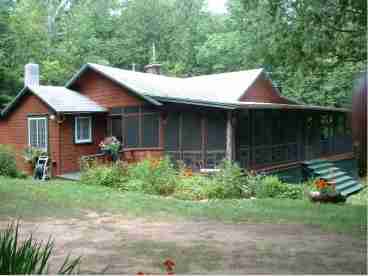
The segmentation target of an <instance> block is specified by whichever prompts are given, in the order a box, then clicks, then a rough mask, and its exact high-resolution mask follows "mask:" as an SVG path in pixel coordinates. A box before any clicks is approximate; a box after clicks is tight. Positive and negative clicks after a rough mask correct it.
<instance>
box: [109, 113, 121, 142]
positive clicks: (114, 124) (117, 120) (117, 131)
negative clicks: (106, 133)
mask: <svg viewBox="0 0 368 276" xmlns="http://www.w3.org/2000/svg"><path fill="white" fill-rule="evenodd" d="M111 135H112V136H115V137H116V138H117V139H118V140H119V141H120V142H123V129H122V119H121V117H113V118H111Z"/></svg>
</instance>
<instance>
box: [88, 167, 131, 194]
mask: <svg viewBox="0 0 368 276" xmlns="http://www.w3.org/2000/svg"><path fill="white" fill-rule="evenodd" d="M126 181H127V171H126V169H125V168H124V166H122V165H121V164H120V163H117V164H112V165H91V166H88V167H87V168H85V169H84V170H83V171H82V176H81V182H82V183H84V184H89V185H101V186H107V187H112V188H120V189H121V188H122V187H123V186H124V184H125V182H126Z"/></svg>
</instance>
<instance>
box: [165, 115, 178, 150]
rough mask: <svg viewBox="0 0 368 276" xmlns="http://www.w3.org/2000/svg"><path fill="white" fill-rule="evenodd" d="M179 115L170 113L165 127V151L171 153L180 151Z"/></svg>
mask: <svg viewBox="0 0 368 276" xmlns="http://www.w3.org/2000/svg"><path fill="white" fill-rule="evenodd" d="M179 124H180V115H179V113H172V112H170V113H169V114H168V116H167V119H166V125H165V149H166V150H169V151H177V150H179Z"/></svg>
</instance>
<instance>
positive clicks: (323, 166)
mask: <svg viewBox="0 0 368 276" xmlns="http://www.w3.org/2000/svg"><path fill="white" fill-rule="evenodd" d="M333 165H334V164H333V163H329V162H327V163H321V164H317V165H310V166H308V169H311V170H318V169H324V168H328V167H332V166H333Z"/></svg>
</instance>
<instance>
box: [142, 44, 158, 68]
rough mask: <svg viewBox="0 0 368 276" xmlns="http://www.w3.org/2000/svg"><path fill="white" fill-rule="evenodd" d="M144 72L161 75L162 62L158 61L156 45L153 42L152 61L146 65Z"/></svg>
mask: <svg viewBox="0 0 368 276" xmlns="http://www.w3.org/2000/svg"><path fill="white" fill-rule="evenodd" d="M144 72H146V73H150V74H156V75H161V64H159V63H157V62H156V45H155V43H153V44H152V61H151V63H150V64H148V65H146V66H144Z"/></svg>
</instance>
